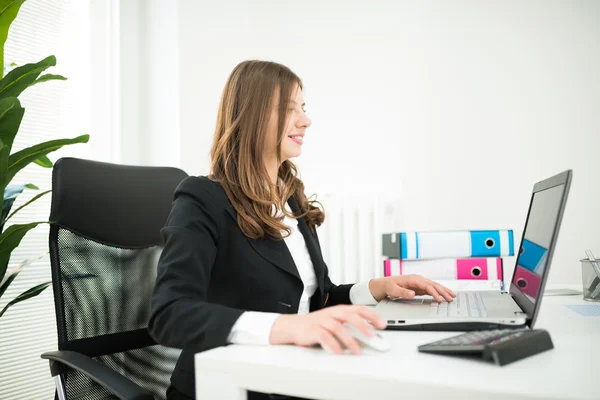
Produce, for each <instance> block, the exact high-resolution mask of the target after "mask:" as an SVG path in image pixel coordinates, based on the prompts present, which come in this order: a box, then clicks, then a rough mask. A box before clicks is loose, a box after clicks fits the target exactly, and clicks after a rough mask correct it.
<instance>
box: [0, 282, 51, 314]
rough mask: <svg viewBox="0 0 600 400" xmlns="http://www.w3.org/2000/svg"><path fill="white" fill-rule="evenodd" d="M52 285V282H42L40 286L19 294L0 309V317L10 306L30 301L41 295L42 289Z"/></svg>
mask: <svg viewBox="0 0 600 400" xmlns="http://www.w3.org/2000/svg"><path fill="white" fill-rule="evenodd" d="M51 284H52V282H44V283H42V284H40V285H37V286H34V287H32V288H31V289H29V290H26V291H24V292H23V293H21V294H20V295H18V296H17V297H15V299H14V300H12V301H11V302H9V303H8V304H7V305H6V307H4V308H3V309H2V311H0V317H1V316H2V315H4V313H5V312H6V310H8V307H10V306H14V305H15V304H17V303H20V302H21V301H23V300H27V299H30V298H32V297H35V296H37V295H38V294H40V293H42V292H43V291H44V289H46V288H47V287H48V286H50V285H51Z"/></svg>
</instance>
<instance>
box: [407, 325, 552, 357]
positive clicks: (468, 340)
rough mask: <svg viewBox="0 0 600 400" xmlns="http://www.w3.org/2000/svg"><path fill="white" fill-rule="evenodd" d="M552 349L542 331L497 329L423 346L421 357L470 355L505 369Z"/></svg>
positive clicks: (548, 337) (466, 334)
mask: <svg viewBox="0 0 600 400" xmlns="http://www.w3.org/2000/svg"><path fill="white" fill-rule="evenodd" d="M552 348H554V345H553V344H552V340H551V339H550V334H549V333H548V332H547V331H546V330H544V329H529V328H523V329H497V330H490V331H474V332H467V333H463V334H461V335H458V336H453V337H450V338H448V339H443V340H438V341H435V342H431V343H427V344H423V345H421V346H419V347H418V349H419V351H420V352H422V353H434V354H447V355H473V356H476V357H481V358H483V359H484V360H493V361H494V363H496V364H497V365H506V364H509V363H511V362H514V361H517V360H521V359H523V358H525V357H529V356H532V355H534V354H538V353H541V352H543V351H546V350H550V349H552Z"/></svg>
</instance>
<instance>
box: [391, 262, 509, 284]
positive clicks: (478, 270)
mask: <svg viewBox="0 0 600 400" xmlns="http://www.w3.org/2000/svg"><path fill="white" fill-rule="evenodd" d="M502 265H503V264H502V258H499V257H480V258H445V259H436V260H418V261H417V260H414V261H412V260H399V259H388V260H384V261H383V270H384V275H385V276H398V275H408V274H418V275H422V276H424V277H426V278H429V279H432V280H438V279H443V280H454V279H459V280H462V279H475V280H492V281H497V280H500V281H501V280H503V279H504V274H503V267H502Z"/></svg>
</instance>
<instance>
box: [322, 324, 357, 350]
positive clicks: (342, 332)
mask: <svg viewBox="0 0 600 400" xmlns="http://www.w3.org/2000/svg"><path fill="white" fill-rule="evenodd" d="M323 328H325V329H327V330H328V331H329V332H330V333H331V334H332V335H334V336H335V338H336V339H337V340H339V341H340V342H341V343H342V344H343V345H344V346H346V348H348V349H349V350H350V351H351V352H352V353H354V354H360V353H362V348H361V347H360V344H359V343H358V341H357V340H356V339H355V338H354V336H352V335H351V334H350V331H348V329H346V327H345V326H344V325H342V323H341V322H339V321H337V320H335V319H333V318H331V319H329V320H327V321H325V323H324V324H323Z"/></svg>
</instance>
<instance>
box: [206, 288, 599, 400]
mask: <svg viewBox="0 0 600 400" xmlns="http://www.w3.org/2000/svg"><path fill="white" fill-rule="evenodd" d="M583 303H585V304H590V303H587V302H584V301H583V299H582V296H581V295H578V296H546V297H544V299H543V302H542V307H541V312H540V315H539V316H538V320H537V323H536V325H535V326H534V328H543V329H546V330H548V331H549V332H550V335H551V338H552V341H553V343H554V349H552V350H549V351H546V352H544V353H541V354H537V355H534V356H532V357H529V358H526V359H523V360H520V361H516V362H514V363H512V364H508V365H505V366H503V367H498V366H496V365H494V364H492V363H488V362H483V361H480V360H473V359H460V358H455V357H450V356H442V355H433V354H424V353H419V352H418V351H417V346H418V345H420V344H424V343H428V342H431V341H434V340H438V339H443V338H445V337H450V336H454V335H457V334H459V333H460V332H398V331H395V332H394V331H383V332H381V333H382V335H384V336H385V337H386V338H387V339H389V340H390V341H392V344H393V348H392V350H390V351H388V352H385V353H377V352H372V351H370V352H367V351H365V353H364V354H363V355H361V356H353V355H331V354H328V353H326V352H324V351H323V350H320V349H316V348H301V347H297V346H240V345H231V346H226V347H220V348H216V349H213V350H209V351H206V352H203V353H199V354H197V355H196V358H195V365H196V398H197V399H202V400H204V399H220V400H229V399H230V400H245V399H246V390H254V391H259V392H266V393H280V394H286V395H292V396H299V397H307V398H312V399H328V400H329V399H331V400H342V399H344V400H364V399H369V400H370V399H377V400H380V399H400V398H404V399H413V398H414V399H444V400H446V399H459V398H460V399H461V400H464V399H471V398H485V399H486V400H493V399H502V400H506V399H511V400H513V399H561V400H563V399H600V366H599V364H598V361H599V360H600V317H584V316H581V315H579V314H577V313H576V312H575V311H572V310H570V309H568V308H566V307H565V306H564V304H583Z"/></svg>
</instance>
